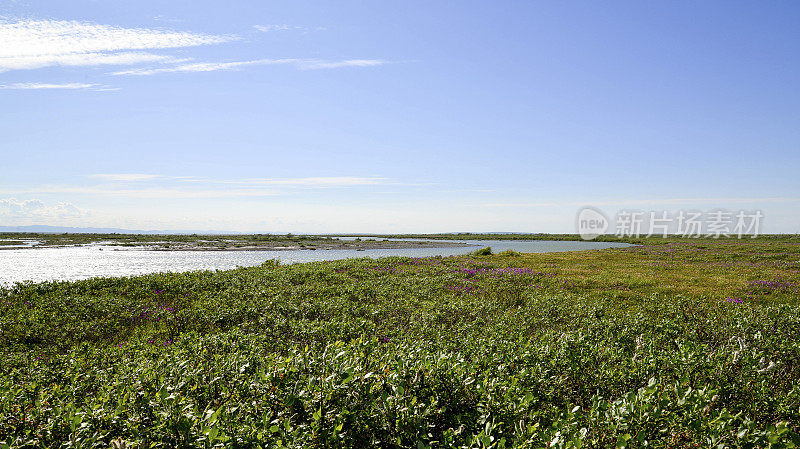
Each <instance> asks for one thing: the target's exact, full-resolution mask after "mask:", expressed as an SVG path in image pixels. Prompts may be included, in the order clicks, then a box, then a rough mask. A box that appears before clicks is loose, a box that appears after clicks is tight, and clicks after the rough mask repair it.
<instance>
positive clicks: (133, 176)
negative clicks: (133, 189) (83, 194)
mask: <svg viewBox="0 0 800 449" xmlns="http://www.w3.org/2000/svg"><path fill="white" fill-rule="evenodd" d="M89 177H90V178H95V179H104V180H106V181H145V180H150V179H157V178H161V177H162V176H161V175H151V174H147V173H95V174H92V175H89Z"/></svg>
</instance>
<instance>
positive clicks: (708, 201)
mask: <svg viewBox="0 0 800 449" xmlns="http://www.w3.org/2000/svg"><path fill="white" fill-rule="evenodd" d="M793 202H800V198H794V197H765V198H722V197H720V198H653V199H629V200H626V199H616V200H598V201H571V202H564V203H548V202H540V203H536V202H533V203H527V202H518V203H514V202H510V203H486V204H482V206H484V207H514V208H526V207H556V206H576V207H582V206H620V207H638V206H653V205H665V204H670V205H674V204H677V205H692V204H702V205H719V206H722V205H726V204H748V203H793Z"/></svg>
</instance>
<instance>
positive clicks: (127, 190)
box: [0, 173, 386, 199]
mask: <svg viewBox="0 0 800 449" xmlns="http://www.w3.org/2000/svg"><path fill="white" fill-rule="evenodd" d="M87 177H89V178H91V179H98V180H102V181H105V183H103V184H97V185H92V186H83V185H43V186H38V187H29V188H23V189H4V190H0V194H2V195H42V194H48V195H50V194H57V195H58V194H67V195H90V196H112V197H127V198H158V199H187V198H205V199H212V198H256V197H273V196H279V195H281V194H282V193H285V192H286V190H285V189H292V188H304V189H309V188H311V189H315V188H319V189H321V188H335V187H358V186H367V185H376V184H383V183H385V182H386V178H378V177H353V176H332V177H305V178H275V179H268V178H264V179H243V180H214V179H203V178H195V177H186V176H165V175H156V174H144V173H97V174H91V175H87ZM131 182H134V183H137V184H136V186H132V185H131V184H130V183H131ZM153 183H155V184H153ZM189 183H191V184H189ZM222 185H225V187H222ZM270 187H272V188H270ZM278 187H281V188H283V189H284V190H283V191H281V190H277V189H276V188H278Z"/></svg>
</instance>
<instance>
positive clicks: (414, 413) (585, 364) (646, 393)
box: [0, 237, 800, 448]
mask: <svg viewBox="0 0 800 449" xmlns="http://www.w3.org/2000/svg"><path fill="white" fill-rule="evenodd" d="M644 243H645V245H643V246H635V247H629V248H622V249H607V250H595V251H582V252H574V253H550V254H520V253H501V254H494V255H468V256H459V257H449V258H441V257H434V258H421V259H417V258H385V259H378V260H372V259H349V260H340V261H332V262H316V263H309V264H297V265H289V266H280V265H278V264H277V263H276V262H274V261H268V262H266V263H264V264H263V265H262V266H259V267H251V268H240V269H236V270H231V271H200V272H191V273H182V274H174V273H172V274H171V273H163V274H153V275H147V276H137V277H127V278H95V279H90V280H85V281H78V282H47V283H39V284H30V283H28V284H16V285H14V286H13V287H9V288H5V289H2V290H0V348H2V349H1V350H2V354H0V447H47V448H53V447H87V448H88V447H108V446H110V445H114V446H116V447H128V448H133V447H135V448H153V447H206V448H208V447H264V448H266V447H386V448H391V447H395V448H428V447H475V448H478V447H494V448H503V447H520V448H541V447H557V448H569V447H573V448H577V447H595V448H607V447H657V448H689V447H715V448H724V447H731V448H734V447H743V448H767V447H775V448H778V447H785V448H789V447H795V446H796V445H798V444H800V301H798V300H799V299H800V241H798V240H797V239H793V238H788V237H787V238H777V237H775V238H764V239H760V238H759V239H754V240H680V239H674V238H673V239H666V241H665V240H662V239H653V240H649V239H648V240H645V241H644ZM487 252H488V251H487Z"/></svg>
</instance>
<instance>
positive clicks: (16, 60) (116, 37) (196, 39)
mask: <svg viewBox="0 0 800 449" xmlns="http://www.w3.org/2000/svg"><path fill="white" fill-rule="evenodd" d="M236 39H237V37H235V36H218V35H209V34H200V33H191V32H178V31H164V30H153V29H148V28H122V27H115V26H108V25H99V24H94V23H88V22H76V21H63V20H21V21H16V22H10V21H7V20H0V42H2V43H3V45H0V72H2V71H8V70H22V69H35V68H40V67H47V66H54V65H67V66H91V65H130V64H140V63H152V62H179V61H180V60H178V59H176V58H173V57H170V56H165V55H159V54H153V53H147V52H137V51H132V50H155V49H167V48H181V47H192V46H198V45H212V44H219V43H223V42H229V41H232V40H236Z"/></svg>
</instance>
